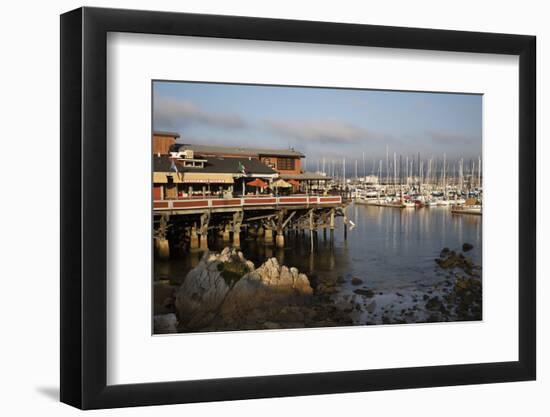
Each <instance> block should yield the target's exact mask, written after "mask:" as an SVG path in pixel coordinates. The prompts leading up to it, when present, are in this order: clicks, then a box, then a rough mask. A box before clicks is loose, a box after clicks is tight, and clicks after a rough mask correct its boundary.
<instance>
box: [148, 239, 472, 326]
mask: <svg viewBox="0 0 550 417" xmlns="http://www.w3.org/2000/svg"><path fill="white" fill-rule="evenodd" d="M470 249H471V245H469V244H464V245H463V247H462V251H453V250H450V249H449V248H444V249H443V250H442V251H441V253H440V256H439V257H438V258H436V259H435V260H434V268H435V270H436V271H437V272H438V273H440V274H442V277H443V279H442V280H441V281H440V282H438V283H436V284H433V285H426V284H421V283H419V284H417V285H415V286H411V287H407V288H399V289H397V290H395V291H391V292H388V291H379V290H377V289H376V288H369V287H368V286H366V285H364V280H363V279H361V278H359V277H338V278H335V279H327V278H323V277H320V276H315V275H312V276H310V277H308V276H306V275H305V274H304V273H301V272H300V271H298V270H297V269H296V268H293V267H291V268H289V267H287V266H284V265H280V264H279V262H278V261H277V259H276V258H269V259H267V260H266V261H265V262H264V263H263V264H262V265H260V266H259V267H258V268H256V267H255V265H254V264H253V263H252V262H251V261H249V260H247V259H245V257H244V255H243V253H242V252H240V251H238V250H236V249H234V248H229V247H226V248H225V249H224V250H223V251H221V252H219V253H215V252H206V253H205V254H204V255H203V257H202V259H201V261H200V262H199V264H198V265H197V266H196V267H195V268H193V269H192V270H191V271H190V272H189V273H188V274H187V276H186V278H185V280H184V281H183V283H182V284H181V286H179V287H178V286H173V285H170V284H169V283H168V282H155V284H154V291H155V296H154V299H155V316H154V332H155V334H162V333H186V332H202V331H231V330H260V329H289V328H304V327H334V326H350V325H374V324H397V323H424V322H445V321H464V320H481V317H482V309H481V308H482V303H481V293H482V291H481V289H482V287H481V267H480V266H478V265H476V264H474V263H473V262H472V260H471V259H469V258H468V257H467V256H466V253H467V252H468V251H469V250H470ZM346 284H351V288H352V290H351V292H350V291H348V292H346V291H343V287H344V286H346ZM347 287H348V288H349V287H350V286H349V285H347Z"/></svg>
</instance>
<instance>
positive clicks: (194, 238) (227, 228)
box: [153, 195, 347, 258]
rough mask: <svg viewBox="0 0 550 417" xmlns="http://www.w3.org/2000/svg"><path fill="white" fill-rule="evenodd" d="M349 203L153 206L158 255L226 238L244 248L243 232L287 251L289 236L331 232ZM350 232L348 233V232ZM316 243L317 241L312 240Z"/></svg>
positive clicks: (246, 201) (334, 198)
mask: <svg viewBox="0 0 550 417" xmlns="http://www.w3.org/2000/svg"><path fill="white" fill-rule="evenodd" d="M346 207H347V202H346V201H345V200H344V199H343V198H342V197H341V196H339V195H290V196H273V195H269V196H257V195H256V196H244V197H231V198H217V197H214V198H207V197H196V198H187V199H177V200H155V201H153V214H154V224H155V230H154V238H155V248H156V253H157V256H159V257H160V258H167V257H169V254H170V247H171V246H173V245H174V244H176V245H180V246H183V247H185V248H186V249H189V250H206V249H208V246H209V241H211V239H214V238H216V237H217V238H218V239H222V241H224V242H227V243H228V244H230V245H233V246H237V247H239V246H240V240H241V232H244V233H246V235H247V236H248V237H254V238H256V239H259V240H262V241H263V242H264V243H265V244H266V245H272V244H275V245H276V246H277V247H284V244H285V233H304V232H305V231H306V230H307V231H309V233H310V235H311V236H313V233H317V232H318V230H319V229H322V230H323V233H324V235H325V236H326V230H327V229H328V230H330V234H331V238H332V237H333V236H334V230H335V227H336V225H335V217H338V216H342V217H344V224H346V222H347V218H346V214H345V209H346ZM345 232H347V230H345ZM312 241H313V240H312Z"/></svg>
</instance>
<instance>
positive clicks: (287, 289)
mask: <svg viewBox="0 0 550 417" xmlns="http://www.w3.org/2000/svg"><path fill="white" fill-rule="evenodd" d="M312 293H313V289H312V288H311V285H310V284H309V280H308V278H307V276H306V275H305V274H300V273H299V272H298V270H297V269H296V268H288V267H286V266H284V265H283V266H281V265H279V262H277V259H276V258H270V259H268V260H267V261H266V262H265V263H264V264H263V265H262V266H260V267H259V268H258V269H256V270H254V271H252V272H249V273H247V274H246V275H244V276H243V277H242V278H241V279H240V280H239V281H237V282H236V284H235V286H234V287H233V288H232V289H231V291H230V292H229V294H228V295H227V297H226V299H225V301H224V302H223V304H222V306H221V309H220V313H221V316H223V317H224V318H226V319H230V320H234V321H240V320H242V319H246V315H247V314H248V313H250V312H251V311H252V310H256V309H263V310H264V311H269V310H270V309H271V308H272V307H275V306H278V305H294V304H303V302H304V301H305V300H306V297H305V296H309V295H311V294H312Z"/></svg>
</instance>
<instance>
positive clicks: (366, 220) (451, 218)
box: [155, 204, 482, 289]
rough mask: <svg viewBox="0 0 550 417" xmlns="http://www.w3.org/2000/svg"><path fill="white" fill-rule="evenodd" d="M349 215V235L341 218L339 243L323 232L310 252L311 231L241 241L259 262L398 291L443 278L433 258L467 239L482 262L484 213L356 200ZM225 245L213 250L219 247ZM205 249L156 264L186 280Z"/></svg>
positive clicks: (160, 271)
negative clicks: (280, 242) (271, 243)
mask: <svg viewBox="0 0 550 417" xmlns="http://www.w3.org/2000/svg"><path fill="white" fill-rule="evenodd" d="M348 216H349V218H350V220H352V221H353V222H354V223H355V225H356V226H355V228H353V229H351V230H350V229H348V233H347V239H344V231H343V222H342V218H338V219H337V229H336V231H335V235H334V243H333V245H331V243H330V239H329V234H328V233H327V239H326V240H325V239H324V238H323V233H322V232H319V233H318V234H317V236H316V238H315V239H314V249H313V251H311V240H310V236H309V233H307V232H306V234H305V237H301V236H297V237H295V236H287V237H286V241H285V248H284V249H277V248H271V247H265V245H264V244H263V243H262V242H257V241H256V240H254V239H245V238H242V239H241V246H242V251H243V253H244V255H245V257H246V258H248V259H250V260H252V261H253V262H254V264H255V265H256V266H259V265H260V264H261V263H262V262H264V261H265V260H266V259H267V258H269V257H272V256H275V257H277V258H278V260H279V262H280V263H282V264H284V265H287V266H289V267H290V266H295V267H296V268H298V269H299V270H300V272H305V273H306V274H307V275H308V276H312V275H316V276H333V277H335V278H336V277H338V276H343V277H345V278H349V277H352V276H355V277H358V278H361V279H362V280H363V281H364V282H365V284H366V285H368V286H369V287H370V288H376V289H396V288H405V287H410V286H416V285H418V284H419V283H420V284H430V283H434V282H437V281H440V280H441V279H442V277H441V275H440V272H438V271H436V269H435V262H434V258H436V257H438V256H439V253H440V251H441V249H442V248H443V247H449V248H450V249H457V250H460V248H461V247H462V244H463V243H465V242H468V243H471V244H472V245H474V249H473V250H471V251H470V252H468V256H470V257H471V258H473V260H474V261H475V262H476V263H478V264H481V230H482V217H481V216H473V215H453V214H451V212H450V210H449V209H448V208H444V207H432V208H423V209H402V210H401V209H395V208H388V207H371V206H364V205H356V204H352V205H351V206H350V207H348ZM221 248H223V245H222V244H221V242H220V244H219V246H218V247H214V248H211V249H213V250H219V249H221ZM199 258H200V253H194V254H186V255H185V256H182V257H181V258H179V259H171V260H170V261H167V262H159V261H156V263H155V275H156V278H169V279H171V280H174V281H181V280H182V279H183V278H184V277H185V275H186V273H187V272H188V271H189V270H190V269H191V268H192V267H193V266H194V265H196V264H197V263H198V261H199Z"/></svg>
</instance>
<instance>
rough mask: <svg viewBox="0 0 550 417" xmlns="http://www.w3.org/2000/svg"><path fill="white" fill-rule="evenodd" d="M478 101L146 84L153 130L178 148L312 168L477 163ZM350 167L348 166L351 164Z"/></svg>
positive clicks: (364, 92)
mask: <svg viewBox="0 0 550 417" xmlns="http://www.w3.org/2000/svg"><path fill="white" fill-rule="evenodd" d="M481 121H482V96H481V95H469V94H443V93H417V92H399V91H377V90H348V89H332V88H303V87H280V86H259V85H235V84H209V83H193V82H166V81H155V82H154V83H153V129H155V130H169V131H176V132H178V133H179V134H180V135H181V139H180V142H183V143H201V144H211V145H227V146H255V147H275V148H289V147H293V148H295V149H297V150H299V151H301V152H303V153H304V154H306V156H307V161H308V165H309V168H310V169H313V168H314V167H315V165H316V163H317V160H320V159H322V158H323V157H325V158H326V159H327V160H329V159H340V160H341V159H342V158H344V157H345V158H346V159H349V160H350V162H351V161H353V160H354V159H357V160H362V157H363V156H362V155H363V153H365V159H366V160H367V161H370V164H371V165H372V161H373V160H376V161H378V160H379V159H383V160H385V158H386V147H388V148H389V152H390V155H392V156H391V157H393V153H394V152H396V153H397V155H402V156H403V157H406V156H407V155H408V156H412V155H414V156H415V157H416V155H417V153H418V152H420V154H421V158H423V159H428V158H430V157H434V158H439V159H441V158H442V157H443V154H444V153H445V154H446V156H447V159H448V160H449V161H452V160H457V159H459V158H461V157H464V159H465V161H466V160H469V159H470V158H473V159H475V160H477V158H478V156H480V155H481V129H482V128H481V123H482V122H481ZM351 163H353V162H351Z"/></svg>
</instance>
